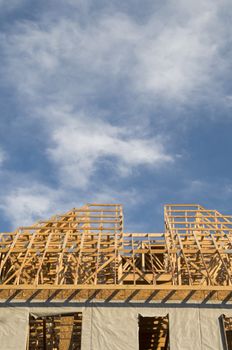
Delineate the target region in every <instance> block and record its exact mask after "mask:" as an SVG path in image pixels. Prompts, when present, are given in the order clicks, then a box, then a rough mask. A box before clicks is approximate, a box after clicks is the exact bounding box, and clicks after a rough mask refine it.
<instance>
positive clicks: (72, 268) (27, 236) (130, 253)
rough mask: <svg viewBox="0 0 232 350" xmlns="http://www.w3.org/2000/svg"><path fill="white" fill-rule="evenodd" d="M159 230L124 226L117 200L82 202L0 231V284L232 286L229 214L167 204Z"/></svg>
mask: <svg viewBox="0 0 232 350" xmlns="http://www.w3.org/2000/svg"><path fill="white" fill-rule="evenodd" d="M164 222H165V232H164V233H126V232H124V228H123V210H122V206H121V205H120V204H87V205H85V206H83V207H81V208H79V209H77V208H74V209H72V210H70V211H69V212H67V213H66V214H64V215H56V216H53V217H52V218H51V219H50V220H46V221H40V222H37V223H36V224H34V225H31V226H27V227H20V228H18V229H17V230H16V231H14V232H10V233H1V234H0V290H4V289H5V290H14V289H16V290H17V289H18V290H27V289H38V290H41V289H43V290H46V289H49V290H51V289H57V290H58V289H59V290H68V289H69V290H74V289H85V290H90V289H93V290H95V289H98V290H99V289H101V290H123V289H125V290H129V289H131V290H132V289H133V290H139V289H141V290H143V289H144V290H151V291H152V290H196V291H197V290H208V291H221V290H222V291H223V290H227V291H232V216H225V215H222V214H220V213H219V212H218V211H217V210H208V209H205V208H203V207H202V206H200V205H194V204H192V205H189V204H188V205H183V204H181V205H177V204H174V205H166V206H165V208H164Z"/></svg>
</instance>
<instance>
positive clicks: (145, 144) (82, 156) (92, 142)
mask: <svg viewBox="0 0 232 350" xmlns="http://www.w3.org/2000/svg"><path fill="white" fill-rule="evenodd" d="M47 113H48V114H49V120H50V129H51V141H52V142H51V146H50V147H49V149H48V151H47V152H48V156H49V158H50V159H51V160H52V161H53V162H55V164H56V167H57V169H58V173H59V174H60V176H61V179H62V183H63V184H64V185H66V186H72V187H80V188H83V187H86V186H87V185H88V184H89V181H90V178H91V175H93V174H94V172H95V171H96V170H97V169H98V168H99V167H102V165H103V164H104V161H108V163H109V164H111V165H110V166H109V169H110V168H111V169H112V170H111V171H110V173H111V174H112V173H114V174H115V173H116V175H123V176H125V175H128V174H130V171H131V170H133V168H134V167H137V166H141V165H144V166H146V165H147V166H150V167H159V166H162V165H163V164H164V163H167V162H172V161H173V160H174V159H173V157H172V156H170V155H168V154H167V153H166V152H165V150H164V147H163V145H162V142H161V140H159V139H158V138H157V139H156V138H155V137H154V138H149V137H148V138H147V139H146V138H145V137H143V138H142V137H139V136H137V137H136V135H133V133H131V131H130V130H127V129H126V128H123V127H118V126H112V125H111V124H110V123H108V122H106V121H102V120H98V119H96V118H94V117H92V118H90V117H87V116H85V115H83V114H82V115H81V114H79V115H76V114H75V113H72V112H70V111H68V110H66V111H61V110H59V111H56V110H51V109H50V110H49V111H47ZM45 119H46V117H45ZM132 135H133V136H132Z"/></svg>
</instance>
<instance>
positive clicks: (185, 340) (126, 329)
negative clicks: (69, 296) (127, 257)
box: [0, 304, 232, 350]
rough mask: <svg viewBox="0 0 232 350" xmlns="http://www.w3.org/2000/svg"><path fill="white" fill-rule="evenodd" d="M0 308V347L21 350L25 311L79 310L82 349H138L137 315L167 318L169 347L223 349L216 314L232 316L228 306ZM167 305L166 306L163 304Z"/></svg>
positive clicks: (24, 338) (55, 311) (231, 310)
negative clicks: (81, 321)
mask: <svg viewBox="0 0 232 350" xmlns="http://www.w3.org/2000/svg"><path fill="white" fill-rule="evenodd" d="M140 305H141V304H138V305H135V304H133V306H131V305H124V306H120V305H118V306H117V304H114V305H113V306H110V305H109V306H108V305H107V306H102V305H100V304H93V305H92V306H86V307H85V306H84V307H74V306H69V307H47V308H44V307H30V308H29V307H10V306H9V307H7V306H4V307H1V308H0V342H1V344H0V349H1V350H11V349H12V350H15V349H17V350H25V349H26V342H27V334H28V318H29V313H33V314H35V315H46V314H47V315H48V314H60V313H70V312H82V313H83V326H82V327H83V328H82V350H138V349H139V342H138V315H139V314H141V315H143V316H165V315H167V314H168V315H169V321H170V328H169V329H170V346H171V350H198V349H199V350H223V348H222V342H221V334H220V328H219V320H218V318H219V317H220V315H222V314H225V315H227V316H232V309H230V308H229V306H227V308H220V307H218V306H213V305H208V306H207V307H199V306H196V307H192V306H191V307H185V308H183V307H178V306H176V307H175V306H174V305H173V306H169V307H156V305H155V304H153V305H150V306H149V307H143V306H142V307H140ZM167 306H168V305H167Z"/></svg>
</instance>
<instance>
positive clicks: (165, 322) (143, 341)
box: [139, 315, 170, 350]
mask: <svg viewBox="0 0 232 350" xmlns="http://www.w3.org/2000/svg"><path fill="white" fill-rule="evenodd" d="M139 350H170V344H169V318H168V315H166V316H164V317H143V316H141V315H139Z"/></svg>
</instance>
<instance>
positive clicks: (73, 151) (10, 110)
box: [0, 0, 232, 232]
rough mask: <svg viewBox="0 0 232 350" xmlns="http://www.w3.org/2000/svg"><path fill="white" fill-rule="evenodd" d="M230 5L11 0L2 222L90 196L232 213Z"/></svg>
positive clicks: (0, 41) (143, 223)
mask: <svg viewBox="0 0 232 350" xmlns="http://www.w3.org/2000/svg"><path fill="white" fill-rule="evenodd" d="M231 20H232V4H231V1H229V0H228V1H227V0H221V1H216V0H199V1H198V0H194V1H193V0H189V1H186V0H167V1H157V0H156V1H154V0H153V1H150V0H144V1H142V2H141V1H138V0H133V1H132V0H127V1H116V0H111V1H106V0H95V1H93V0H92V1H91V0H66V1H61V0H46V1H45V0H41V1H37V2H32V1H29V0H7V1H6V0H0V61H1V65H0V110H1V114H0V122H1V123H0V185H1V187H0V222H1V229H0V230H1V231H8V230H12V229H14V228H15V227H17V226H19V225H25V224H29V223H32V222H34V221H35V220H37V219H40V218H47V217H49V216H50V215H52V214H54V213H60V212H65V211H67V210H69V209H71V208H72V207H78V206H80V205H83V204H84V203H87V202H116V203H122V204H124V210H125V226H126V229H127V230H130V231H134V232H136V231H138V232H139V231H150V232H151V231H162V230H163V205H164V204H165V203H200V204H202V205H204V206H206V207H207V208H211V209H214V208H215V209H218V210H220V211H222V212H224V213H231V214H232V164H231V150H232V116H231V111H232V90H231V87H232V79H231V78H232V73H231V72H232V70H231V65H232V42H231V41H232V27H231Z"/></svg>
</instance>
